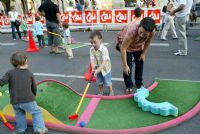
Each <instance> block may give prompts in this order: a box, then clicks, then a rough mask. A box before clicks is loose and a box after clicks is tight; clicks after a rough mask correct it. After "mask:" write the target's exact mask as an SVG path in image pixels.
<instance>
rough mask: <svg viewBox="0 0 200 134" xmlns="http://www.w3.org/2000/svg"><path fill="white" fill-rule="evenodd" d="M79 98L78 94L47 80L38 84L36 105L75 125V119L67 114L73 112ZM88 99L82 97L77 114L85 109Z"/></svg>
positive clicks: (66, 122)
mask: <svg viewBox="0 0 200 134" xmlns="http://www.w3.org/2000/svg"><path fill="white" fill-rule="evenodd" d="M80 99H81V97H80V96H78V95H77V94H75V93H74V92H72V91H71V90H70V89H68V88H66V87H64V86H62V85H60V84H58V83H52V82H47V83H42V84H40V85H38V95H37V99H36V100H37V103H38V105H40V106H41V107H43V108H45V109H46V110H48V111H49V112H50V113H51V114H52V115H53V116H55V117H56V118H57V119H58V120H60V121H62V122H63V123H65V124H67V125H75V123H76V121H77V120H74V121H71V120H69V119H68V116H69V115H71V114H74V113H75V111H76V107H77V105H78V103H79V101H80ZM89 101H90V99H87V98H85V99H84V101H83V103H82V106H81V108H80V112H79V115H81V114H82V112H83V111H84V110H85V108H86V106H87V105H88V103H89Z"/></svg>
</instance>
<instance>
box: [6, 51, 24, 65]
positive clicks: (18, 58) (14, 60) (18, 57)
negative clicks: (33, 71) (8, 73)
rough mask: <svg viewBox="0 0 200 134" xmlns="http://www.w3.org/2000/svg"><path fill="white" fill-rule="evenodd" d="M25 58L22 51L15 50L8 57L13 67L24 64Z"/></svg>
mask: <svg viewBox="0 0 200 134" xmlns="http://www.w3.org/2000/svg"><path fill="white" fill-rule="evenodd" d="M26 60H27V56H26V55H25V54H24V53H23V52H16V53H14V54H12V56H11V57H10V63H11V64H12V65H13V66H14V67H19V66H23V65H25V63H26Z"/></svg>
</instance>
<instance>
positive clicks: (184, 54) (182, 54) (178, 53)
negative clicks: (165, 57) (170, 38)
mask: <svg viewBox="0 0 200 134" xmlns="http://www.w3.org/2000/svg"><path fill="white" fill-rule="evenodd" d="M174 55H176V56H186V55H187V53H183V52H181V51H178V52H176V53H174Z"/></svg>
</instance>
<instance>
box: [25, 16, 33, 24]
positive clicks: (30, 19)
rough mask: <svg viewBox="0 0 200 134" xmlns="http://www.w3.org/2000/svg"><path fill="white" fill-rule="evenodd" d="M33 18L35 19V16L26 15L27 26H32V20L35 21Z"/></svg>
mask: <svg viewBox="0 0 200 134" xmlns="http://www.w3.org/2000/svg"><path fill="white" fill-rule="evenodd" d="M33 17H35V15H34V14H29V15H28V14H27V15H26V23H27V24H29V25H30V24H33V22H34V20H35V18H33Z"/></svg>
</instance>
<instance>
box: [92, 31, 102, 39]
mask: <svg viewBox="0 0 200 134" xmlns="http://www.w3.org/2000/svg"><path fill="white" fill-rule="evenodd" d="M96 36H97V37H98V38H99V39H102V35H101V32H99V31H94V32H92V33H91V34H90V39H93V38H94V37H96Z"/></svg>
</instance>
